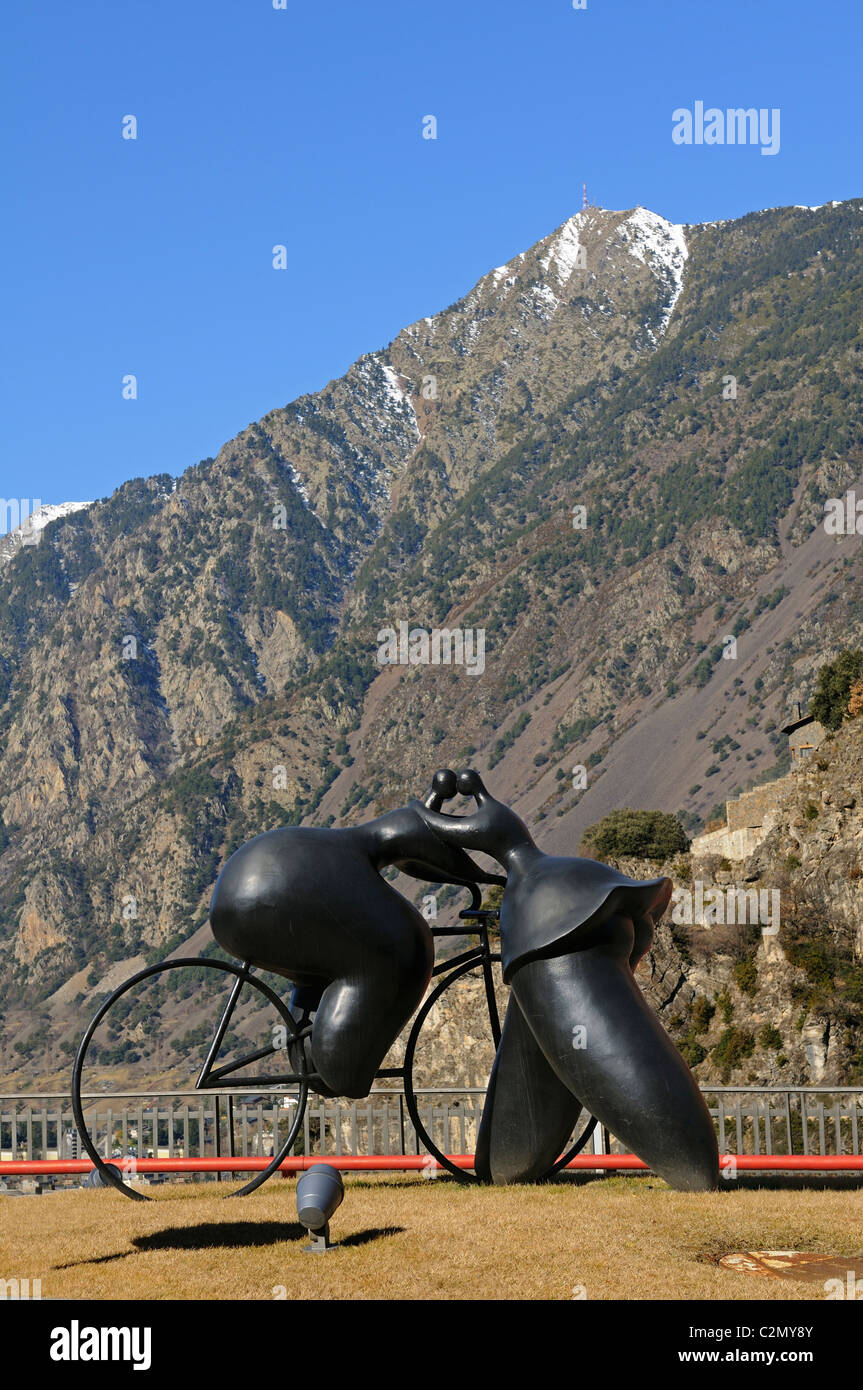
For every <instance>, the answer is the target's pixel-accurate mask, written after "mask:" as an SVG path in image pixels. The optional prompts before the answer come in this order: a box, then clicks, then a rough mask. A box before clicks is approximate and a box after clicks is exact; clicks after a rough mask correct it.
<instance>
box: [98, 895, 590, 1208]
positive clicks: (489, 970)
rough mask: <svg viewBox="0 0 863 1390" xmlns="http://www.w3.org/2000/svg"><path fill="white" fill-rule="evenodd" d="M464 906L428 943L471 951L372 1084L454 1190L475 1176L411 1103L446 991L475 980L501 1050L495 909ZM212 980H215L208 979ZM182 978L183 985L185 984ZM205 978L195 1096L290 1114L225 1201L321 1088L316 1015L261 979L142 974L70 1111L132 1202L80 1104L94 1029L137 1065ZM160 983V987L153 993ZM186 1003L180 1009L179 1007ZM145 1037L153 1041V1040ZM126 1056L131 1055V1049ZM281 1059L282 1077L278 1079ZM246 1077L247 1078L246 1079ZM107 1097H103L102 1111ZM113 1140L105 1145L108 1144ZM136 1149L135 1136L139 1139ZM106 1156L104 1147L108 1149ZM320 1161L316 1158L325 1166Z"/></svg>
mask: <svg viewBox="0 0 863 1390" xmlns="http://www.w3.org/2000/svg"><path fill="white" fill-rule="evenodd" d="M470 893H471V903H470V906H469V907H468V908H466V909H464V910H463V911H462V912H460V913H459V918H460V921H461V923H462V925H459V926H452V927H436V926H432V927H431V931H432V934H433V936H435V937H456V936H462V937H463V936H476V937H477V938H478V941H477V944H476V945H473V946H470V947H469V948H468V949H466V950H464V951H461V952H460V953H459V954H457V955H456V956H451V957H449V958H446V959H444V960H441V961H439V962H438V963H437V964H436V965H435V966H434V969H433V972H432V981H431V985H430V988H429V991H428V993H427V994H426V996H425V998H424V1000H423V1002H422V1004H421V1006H420V1008H419V1009H418V1011H417V1013H416V1014H415V1015H414V1019H413V1023H412V1025H411V1029H410V1033H409V1035H408V1039H407V1044H406V1047H405V1053H404V1061H403V1063H402V1065H401V1066H399V1067H384V1068H382V1069H381V1070H380V1071H379V1072H378V1073H377V1078H376V1079H379V1080H387V1081H401V1082H402V1085H403V1088H404V1096H405V1103H406V1105H407V1109H408V1113H409V1115H410V1118H411V1122H412V1124H413V1127H414V1130H415V1131H416V1136H417V1150H418V1151H419V1149H420V1146H421V1147H422V1148H424V1149H425V1150H426V1152H427V1153H428V1154H429V1155H430V1157H431V1160H433V1161H434V1163H436V1164H437V1165H438V1166H439V1167H440V1168H442V1169H444V1170H446V1171H447V1172H449V1173H451V1174H452V1176H453V1177H454V1178H455V1179H456V1180H457V1181H459V1182H461V1183H472V1182H478V1181H479V1179H478V1178H477V1176H476V1174H475V1173H473V1172H472V1171H470V1170H466V1169H463V1168H461V1167H459V1166H458V1165H457V1164H456V1163H454V1162H453V1161H452V1159H451V1158H450V1156H449V1155H448V1154H446V1153H445V1152H444V1151H443V1150H442V1149H441V1148H440V1146H439V1145H438V1144H436V1143H435V1141H434V1138H433V1135H432V1134H431V1133H430V1132H429V1129H428V1127H427V1125H426V1124H425V1123H424V1120H423V1117H422V1114H421V1110H420V1105H419V1102H418V1099H417V1089H418V1087H417V1077H418V1074H419V1073H420V1072H421V1070H422V1056H423V1051H424V1048H425V1047H426V1045H427V1042H428V1034H426V1037H425V1038H424V1036H423V1030H424V1028H426V1027H427V1025H428V1024H429V1020H430V1017H431V1015H432V1011H433V1010H434V1008H435V1006H436V1005H438V1004H439V1003H440V1002H441V1001H442V999H443V998H444V996H445V995H446V992H447V991H449V990H452V989H453V988H454V987H455V986H456V985H457V984H458V982H460V981H466V980H468V979H469V978H470V977H471V976H473V977H474V979H476V977H477V976H479V978H480V979H481V981H482V986H483V992H484V1001H485V1006H486V1014H487V1018H486V1019H485V1020H484V1022H485V1023H486V1025H487V1029H488V1034H489V1037H488V1040H487V1041H488V1043H489V1044H490V1047H491V1055H493V1052H494V1051H495V1050H496V1049H497V1047H498V1044H499V1042H500V1035H501V1025H500V1013H499V1010H498V1002H497V995H496V987H495V966H496V965H497V964H498V963H499V961H500V952H499V951H497V950H495V949H494V945H493V942H492V940H491V939H490V935H489V927H490V926H491V925H492V924H493V923H495V922H497V920H498V919H499V911H498V910H497V909H496V908H483V906H482V894H481V892H480V890H479V889H478V888H476V887H472V888H470ZM213 972H215V975H213ZM184 973H185V978H183V975H184ZM207 976H211V978H212V979H213V982H214V983H215V981H216V978H217V977H218V976H222V977H225V978H226V979H227V980H229V981H230V984H229V992H228V998H227V1000H226V1001H225V1003H224V1004H223V1005H222V1006H221V1011H220V1013H219V1015H218V1018H217V1020H216V1022H215V1025H214V1026H212V1027H211V1026H210V1025H209V1024H208V1023H206V1022H204V1021H201V1022H199V1023H198V1024H197V1025H196V1026H194V1027H192V1028H190V1029H189V1030H188V1032H187V1042H188V1045H189V1047H190V1048H191V1049H192V1050H194V1049H195V1048H196V1047H200V1048H201V1049H202V1050H203V1063H202V1065H201V1067H200V1070H199V1071H198V1072H197V1076H196V1080H195V1082H194V1089H195V1090H197V1091H201V1092H206V1091H212V1090H215V1089H217V1088H223V1087H224V1086H225V1084H226V1082H227V1083H230V1086H231V1089H232V1090H234V1089H236V1090H237V1091H241V1090H248V1091H257V1092H260V1091H261V1090H265V1091H268V1092H270V1091H274V1092H277V1093H281V1092H284V1095H285V1101H286V1103H285V1105H284V1108H285V1109H286V1110H287V1111H288V1112H289V1114H288V1117H287V1120H286V1123H285V1131H286V1132H285V1133H284V1134H282V1135H278V1134H277V1133H276V1132H275V1127H274V1133H273V1153H272V1157H271V1158H270V1161H269V1162H268V1163H267V1164H266V1166H265V1167H264V1168H262V1169H261V1171H260V1172H258V1173H256V1174H255V1176H254V1177H253V1178H251V1179H250V1181H248V1182H247V1183H245V1184H244V1185H243V1186H242V1187H240V1188H238V1189H237V1190H236V1191H234V1192H230V1193H227V1194H226V1195H227V1196H230V1197H242V1196H246V1195H248V1194H249V1193H251V1192H254V1191H256V1189H257V1188H259V1187H261V1186H262V1184H263V1183H265V1182H266V1181H267V1179H268V1178H269V1177H271V1176H272V1174H273V1173H275V1172H276V1171H277V1170H278V1169H279V1168H280V1166H281V1164H282V1163H283V1162H284V1160H285V1159H286V1158H287V1157H288V1155H289V1154H290V1152H291V1150H292V1149H293V1147H294V1145H295V1143H296V1141H297V1138H298V1136H299V1134H300V1130H301V1127H302V1124H303V1118H304V1115H305V1112H306V1107H307V1104H308V1097H309V1092H310V1091H315V1090H316V1089H317V1087H318V1085H319V1084H320V1077H319V1076H318V1075H317V1074H316V1073H315V1072H314V1071H313V1070H312V1069H311V1068H310V1067H309V1065H308V1061H307V1047H306V1046H305V1043H306V1039H308V1038H309V1037H310V1036H311V1032H312V1023H313V1019H314V1015H313V1014H311V1015H309V1016H308V1017H306V1016H304V1015H303V1014H302V1013H301V1014H300V1016H299V1017H295V1016H294V1015H293V1014H292V1013H291V1010H290V1008H289V1007H288V1005H287V1004H286V1003H285V1000H284V999H283V998H282V997H281V996H280V995H279V994H278V993H277V991H276V989H274V988H273V987H272V985H270V984H268V983H267V981H266V980H265V979H263V978H262V977H261V975H260V974H255V973H254V967H253V966H252V965H251V963H250V962H249V961H243V962H242V963H241V964H234V963H232V962H230V961H223V960H217V959H211V958H209V957H205V956H195V957H182V958H176V959H172V960H166V961H161V962H159V963H158V964H155V965H150V966H147V967H146V968H145V969H144V970H140V971H138V972H137V973H136V974H134V975H132V976H130V978H129V979H128V980H125V981H124V982H123V984H121V985H120V986H119V987H118V988H117V989H115V990H114V991H113V992H112V993H111V994H109V995H108V997H107V998H106V999H105V1000H104V1002H103V1003H102V1004H101V1005H100V1007H99V1009H98V1010H97V1012H96V1014H95V1015H94V1017H93V1019H92V1020H91V1022H90V1024H89V1027H88V1028H87V1031H86V1032H85V1034H84V1037H83V1039H82V1041H81V1045H80V1047H79V1049H78V1053H77V1056H76V1058H75V1065H74V1069H73V1074H72V1110H73V1113H74V1116H75V1123H76V1125H77V1127H78V1131H79V1133H80V1136H81V1141H82V1143H83V1146H84V1148H85V1149H86V1151H87V1153H88V1155H89V1157H90V1158H91V1159H92V1161H93V1164H94V1167H95V1168H96V1169H97V1170H98V1171H99V1172H100V1174H101V1175H102V1177H103V1179H104V1180H105V1182H106V1183H109V1184H110V1185H111V1186H113V1187H115V1188H116V1189H117V1190H118V1191H120V1192H123V1193H124V1194H125V1195H126V1196H127V1197H131V1198H132V1199H133V1200H135V1201H147V1200H149V1199H148V1198H147V1197H145V1196H144V1194H143V1193H142V1192H140V1191H136V1190H135V1188H134V1187H132V1186H130V1185H129V1184H128V1183H127V1182H125V1181H124V1180H123V1176H122V1172H121V1171H120V1170H119V1169H118V1166H117V1165H116V1164H114V1163H112V1162H111V1157H112V1156H113V1155H110V1156H109V1155H108V1154H107V1153H106V1154H104V1155H103V1154H101V1153H100V1152H99V1150H98V1147H97V1144H96V1142H95V1137H94V1135H92V1134H91V1133H90V1129H89V1126H88V1122H87V1115H86V1110H87V1107H86V1106H85V1104H84V1101H85V1099H86V1094H87V1093H86V1089H85V1087H84V1084H83V1083H84V1079H85V1076H86V1074H87V1071H88V1068H90V1067H93V1066H94V1065H95V1066H98V1065H99V1063H100V1059H101V1061H102V1063H103V1064H104V1060H105V1056H106V1049H105V1047H104V1046H101V1045H100V1044H98V1043H97V1042H96V1038H97V1034H98V1032H99V1030H100V1028H102V1027H103V1025H104V1028H105V1031H106V1033H107V1037H108V1039H109V1042H110V1041H111V1040H114V1039H120V1040H121V1042H120V1043H119V1044H117V1045H115V1046H114V1047H113V1049H112V1048H110V1047H109V1048H108V1049H107V1055H108V1056H109V1057H110V1056H112V1055H114V1054H115V1053H116V1052H117V1051H118V1049H119V1051H120V1052H121V1053H122V1052H123V1050H124V1049H125V1056H126V1057H128V1056H130V1055H131V1056H132V1057H133V1058H134V1057H135V1052H134V1048H135V1045H136V1040H138V1041H143V1039H144V1038H146V1037H147V1035H148V1029H150V1030H152V1026H153V1024H154V1021H155V1025H156V1029H157V1030H158V1024H159V1021H160V1019H161V1010H162V1009H163V1008H166V1009H168V1010H173V1012H174V1015H175V1017H176V1015H178V1014H179V1015H182V1014H183V1011H184V1007H185V1009H186V1010H187V1011H188V1018H189V1021H190V1022H191V1021H192V1019H193V1018H194V1017H197V1016H198V1014H199V1013H200V1012H201V1008H202V1001H206V1000H207V991H206V990H201V988H200V986H201V984H202V983H206V982H207V980H206V977H207ZM156 982H158V984H156ZM142 986H143V992H142V995H141V997H140V998H138V999H137V1001H136V999H135V991H136V990H138V989H139V988H141V987H142ZM187 1000H188V1001H190V1002H189V1003H188V1004H186V1001H187ZM261 1010H269V1024H268V1026H267V1027H266V1029H265V1030H264V1027H263V1025H264V1020H262V1019H261V1017H260V1014H261ZM262 1032H263V1036H264V1037H266V1038H268V1041H266V1042H264V1044H263V1046H259V1047H251V1050H244V1049H247V1048H249V1047H250V1043H251V1042H252V1041H254V1037H255V1035H257V1038H258V1040H260V1038H261V1036H262ZM150 1035H151V1036H152V1032H151V1033H150ZM130 1048H131V1052H130V1051H129V1049H130ZM199 1055H200V1054H199ZM286 1058H287V1062H288V1069H287V1070H281V1067H282V1066H283V1065H284V1061H285V1059H286ZM249 1068H252V1069H254V1070H252V1071H251V1072H250V1071H249V1070H247V1069H249ZM108 1099H109V1098H108V1097H107V1096H106V1095H104V1094H102V1095H100V1101H101V1103H102V1104H105V1103H106V1102H107V1101H108ZM595 1126H596V1120H595V1119H594V1118H593V1117H592V1116H589V1115H584V1116H583V1117H582V1122H581V1124H580V1127H579V1131H578V1132H577V1135H576V1136H574V1137H573V1140H572V1142H571V1144H570V1146H569V1148H568V1150H567V1152H566V1153H564V1154H563V1155H561V1157H560V1158H559V1159H558V1160H557V1162H556V1163H555V1164H553V1165H552V1167H551V1168H549V1170H548V1172H547V1173H546V1174H545V1175H544V1177H546V1178H548V1177H551V1176H552V1175H553V1174H554V1173H556V1172H558V1171H559V1170H560V1169H562V1168H564V1167H565V1166H566V1165H567V1164H568V1163H569V1162H570V1161H571V1159H573V1158H574V1157H575V1155H576V1154H578V1153H579V1152H581V1150H582V1149H583V1148H584V1146H585V1145H586V1144H587V1142H588V1140H589V1139H590V1137H591V1135H592V1134H593V1131H594V1129H595ZM109 1140H110V1136H109ZM139 1142H140V1136H139ZM109 1147H110V1142H109V1143H108V1144H106V1148H109ZM322 1157H323V1156H322Z"/></svg>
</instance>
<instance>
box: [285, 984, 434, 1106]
mask: <svg viewBox="0 0 863 1390" xmlns="http://www.w3.org/2000/svg"><path fill="white" fill-rule="evenodd" d="M420 971H421V973H420V974H419V975H417V973H416V972H413V974H412V975H410V976H404V975H402V976H400V977H398V978H394V975H393V972H392V971H391V970H388V969H386V968H382V967H381V964H380V962H369V963H368V965H367V970H366V973H365V974H364V975H363V976H362V978H360V979H342V980H333V981H332V983H331V984H329V985H327V987H326V989H325V990H324V992H323V994H322V996H321V1002H320V1004H319V1005H318V1009H317V1013H316V1014H315V1021H314V1025H313V1027H312V1064H313V1066H314V1069H315V1070H316V1071H317V1072H318V1073H319V1075H320V1076H321V1078H322V1079H323V1082H324V1084H325V1086H326V1088H327V1090H328V1091H329V1093H330V1094H331V1095H334V1096H351V1097H354V1098H359V1097H361V1096H367V1095H368V1093H369V1091H370V1090H371V1088H372V1085H373V1084H374V1080H375V1075H376V1073H377V1071H378V1069H379V1067H380V1065H381V1063H382V1062H383V1060H384V1057H385V1056H386V1054H387V1052H388V1051H389V1049H390V1048H391V1047H392V1045H393V1043H394V1041H395V1039H396V1038H397V1037H398V1035H399V1033H400V1032H401V1029H402V1028H403V1027H404V1025H405V1023H407V1021H408V1019H409V1018H410V1017H411V1015H412V1014H413V1013H414V1012H415V1010H416V1009H417V1008H418V1006H419V1003H420V1000H421V999H422V997H423V994H424V993H425V990H426V985H427V982H428V974H429V973H430V967H429V970H428V971H426V970H425V968H424V967H422V966H421V967H420Z"/></svg>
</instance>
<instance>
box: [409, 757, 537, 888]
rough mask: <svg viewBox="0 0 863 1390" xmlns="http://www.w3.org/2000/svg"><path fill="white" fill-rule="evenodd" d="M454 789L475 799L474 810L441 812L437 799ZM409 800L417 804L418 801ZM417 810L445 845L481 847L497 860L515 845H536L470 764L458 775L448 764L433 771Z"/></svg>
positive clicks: (524, 826) (533, 847) (513, 813)
mask: <svg viewBox="0 0 863 1390" xmlns="http://www.w3.org/2000/svg"><path fill="white" fill-rule="evenodd" d="M456 792H459V793H460V794H461V795H462V796H472V797H473V799H474V801H475V802H476V810H474V811H472V812H470V813H469V814H468V815H465V816H451V815H448V814H446V813H443V812H441V810H440V803H441V801H442V800H443V799H444V798H445V799H450V798H451V797H452V796H454V795H455V793H456ZM411 804H412V805H417V806H419V805H420V803H418V802H412V803H411ZM419 814H420V815H421V816H422V818H423V820H424V821H425V824H426V825H427V826H428V827H429V829H431V830H433V831H434V832H435V834H436V835H438V836H439V837H440V838H441V839H442V840H443V841H444V842H445V843H446V844H447V845H451V846H453V847H459V848H462V849H479V850H484V851H485V853H486V854H490V855H491V856H492V858H494V859H498V860H500V861H501V862H504V856H505V855H506V854H507V853H508V852H509V851H511V850H514V849H517V848H519V847H522V846H527V847H529V848H530V849H534V850H535V849H536V846H535V845H534V842H533V839H532V838H531V834H530V831H529V830H528V828H527V826H526V825H525V823H524V821H523V820H522V819H521V817H520V816H517V815H516V813H515V811H512V810H510V808H509V806H506V805H504V803H503V802H502V801H496V800H495V798H494V797H493V796H492V795H491V793H490V792H489V791H488V790H487V788H486V787H485V785H484V784H483V780H482V778H481V777H480V775H479V773H478V772H476V771H475V770H474V769H473V768H466V769H465V770H464V771H462V772H460V773H459V774H458V776H456V774H455V773H454V772H452V771H451V770H450V769H449V768H446V769H444V770H443V771H441V772H436V773H435V775H434V778H433V780H432V794H431V795H430V796H429V797H428V798H427V800H426V802H425V804H424V805H422V807H421V810H420V812H419ZM537 853H538V851H537ZM481 881H485V882H488V881H490V880H488V879H486V880H481ZM495 881H500V880H495Z"/></svg>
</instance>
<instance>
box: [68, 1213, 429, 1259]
mask: <svg viewBox="0 0 863 1390" xmlns="http://www.w3.org/2000/svg"><path fill="white" fill-rule="evenodd" d="M403 1230H404V1227H403V1226H382V1227H375V1228H372V1229H370V1230H368V1231H355V1232H354V1234H353V1235H349V1236H345V1237H344V1238H343V1239H342V1240H340V1241H339V1242H338V1243H339V1245H345V1246H359V1245H368V1244H369V1242H370V1241H373V1240H379V1239H381V1238H382V1237H385V1236H397V1235H401V1233H402V1231H403ZM308 1234H309V1233H308V1231H307V1230H306V1228H305V1226H301V1225H300V1223H299V1222H298V1221H214V1222H207V1223H202V1224H201V1225H198V1226H170V1227H168V1228H167V1229H166V1230H164V1231H152V1232H151V1233H150V1235H146V1236H133V1237H132V1241H131V1244H132V1246H133V1247H134V1248H133V1249H132V1250H119V1251H117V1252H116V1253H115V1254H113V1255H96V1256H95V1257H94V1258H93V1259H91V1260H73V1261H72V1262H71V1263H70V1264H64V1265H55V1266H54V1268H55V1269H78V1268H80V1267H81V1266H84V1265H105V1264H111V1263H112V1262H113V1261H115V1260H125V1259H128V1257H129V1256H130V1255H135V1254H145V1253H147V1252H148V1251H151V1250H218V1249H224V1250H238V1249H241V1248H245V1249H252V1248H254V1247H256V1246H257V1247H260V1246H263V1245H279V1244H281V1243H283V1242H284V1241H287V1240H299V1239H301V1238H306V1239H307V1238H308Z"/></svg>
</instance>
